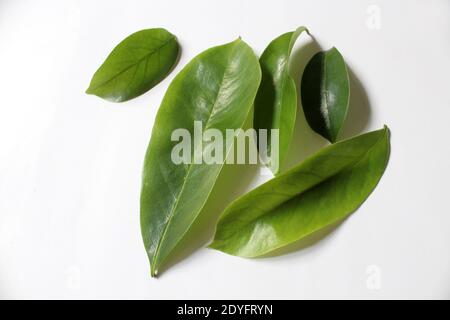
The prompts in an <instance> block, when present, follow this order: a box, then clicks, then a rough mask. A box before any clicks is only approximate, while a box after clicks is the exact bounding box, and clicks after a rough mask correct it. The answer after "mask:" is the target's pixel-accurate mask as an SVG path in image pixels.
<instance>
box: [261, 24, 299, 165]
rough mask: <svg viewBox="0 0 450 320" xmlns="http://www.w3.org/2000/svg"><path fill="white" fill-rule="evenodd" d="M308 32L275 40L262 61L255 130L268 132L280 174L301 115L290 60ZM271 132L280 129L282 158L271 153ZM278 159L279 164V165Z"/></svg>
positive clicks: (275, 163) (269, 153)
mask: <svg viewBox="0 0 450 320" xmlns="http://www.w3.org/2000/svg"><path fill="white" fill-rule="evenodd" d="M304 31H306V32H308V29H307V28H305V27H299V28H297V29H296V30H295V31H292V32H287V33H285V34H282V35H281V36H279V37H277V38H275V39H274V40H273V41H272V42H271V43H270V44H269V45H268V46H267V48H266V49H265V50H264V52H263V54H262V55H261V58H260V60H259V61H260V64H261V69H262V79H261V86H260V88H259V90H258V94H257V96H256V99H255V115H254V128H255V129H256V130H259V129H266V130H268V131H267V138H268V139H267V153H268V158H269V159H268V160H269V161H270V165H269V167H270V169H271V171H272V172H273V173H274V174H278V173H279V171H280V166H281V165H282V164H283V162H284V159H285V158H286V154H287V151H288V148H289V145H290V142H291V140H292V135H293V132H294V126H295V119H296V113H297V89H296V86H295V82H294V80H293V79H292V77H291V76H290V75H289V70H288V69H289V58H290V55H291V51H292V48H293V46H294V44H295V41H296V40H297V38H298V37H299V36H300V34H301V33H303V32H304ZM271 129H279V130H280V131H279V155H273V154H272V150H271V131H270V130H271ZM260 152H261V150H260ZM277 156H278V161H277Z"/></svg>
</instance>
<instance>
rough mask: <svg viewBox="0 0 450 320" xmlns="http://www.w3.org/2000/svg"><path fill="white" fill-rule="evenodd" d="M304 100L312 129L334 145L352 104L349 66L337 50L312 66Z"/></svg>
mask: <svg viewBox="0 0 450 320" xmlns="http://www.w3.org/2000/svg"><path fill="white" fill-rule="evenodd" d="M301 97H302V105H303V110H304V113H305V118H306V120H307V122H308V124H309V126H310V127H311V128H312V129H313V130H314V131H315V132H317V133H318V134H320V135H321V136H323V137H324V138H325V139H327V140H328V141H330V142H331V143H334V142H335V141H336V139H337V137H338V134H339V132H340V131H341V128H342V125H343V123H344V121H345V118H346V116H347V111H348V105H349V101H350V84H349V76H348V71H347V66H346V64H345V61H344V58H343V57H342V55H341V54H340V52H339V51H338V50H337V49H336V48H334V47H333V48H331V49H330V50H328V51H321V52H318V53H317V54H315V55H314V56H313V57H312V58H311V60H310V61H309V62H308V64H307V65H306V67H305V71H304V72H303V77H302V84H301Z"/></svg>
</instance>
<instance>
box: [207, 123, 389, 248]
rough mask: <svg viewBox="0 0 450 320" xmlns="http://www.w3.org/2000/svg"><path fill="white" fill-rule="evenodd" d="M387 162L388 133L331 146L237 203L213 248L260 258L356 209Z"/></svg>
mask: <svg viewBox="0 0 450 320" xmlns="http://www.w3.org/2000/svg"><path fill="white" fill-rule="evenodd" d="M388 158H389V130H388V128H387V127H385V128H384V129H381V130H378V131H373V132H370V133H366V134H363V135H360V136H357V137H355V138H352V139H349V140H345V141H342V142H339V143H336V144H333V145H330V146H328V147H326V148H324V149H322V150H321V151H319V152H318V153H317V154H316V155H314V156H312V157H310V158H309V159H307V160H305V161H304V162H303V163H302V164H300V165H299V166H297V167H295V168H293V169H291V170H290V171H288V172H286V173H284V174H281V175H279V176H277V177H275V178H274V179H272V180H270V181H268V182H267V183H265V184H263V185H261V186H259V187H258V188H256V189H254V190H252V191H251V192H249V193H247V194H246V195H244V196H243V197H241V198H240V199H238V200H236V201H235V202H233V203H232V204H231V205H230V206H229V207H228V208H227V209H226V210H225V212H224V213H223V214H222V216H221V218H220V220H219V222H218V225H217V230H216V234H215V237H214V241H213V243H212V244H211V245H210V247H211V248H214V249H217V250H220V251H223V252H226V253H228V254H231V255H236V256H242V257H258V256H262V255H266V254H268V253H271V252H273V251H275V250H277V249H280V248H283V247H285V246H287V245H289V244H292V243H294V242H296V241H298V240H300V239H302V238H304V237H305V236H307V235H310V234H311V233H313V232H316V231H318V230H320V229H322V228H325V227H327V226H329V225H331V224H333V223H335V222H337V221H339V220H341V219H342V218H344V217H346V216H347V215H349V214H350V213H352V212H353V211H354V210H356V209H357V208H358V207H359V206H360V205H361V204H362V203H363V202H364V201H365V200H366V198H367V197H368V196H369V195H370V193H371V192H372V191H373V190H374V188H375V187H376V185H377V183H378V181H379V180H380V178H381V176H382V175H383V172H384V170H385V168H386V165H387V162H388Z"/></svg>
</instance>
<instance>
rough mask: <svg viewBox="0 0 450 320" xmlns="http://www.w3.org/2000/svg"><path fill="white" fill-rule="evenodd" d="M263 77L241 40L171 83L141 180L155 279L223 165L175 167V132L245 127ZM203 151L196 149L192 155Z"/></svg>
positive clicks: (204, 57) (203, 57)
mask: <svg viewBox="0 0 450 320" xmlns="http://www.w3.org/2000/svg"><path fill="white" fill-rule="evenodd" d="M260 77H261V75H260V68H259V64H258V61H257V59H256V56H255V55H254V53H253V51H252V50H251V48H250V47H249V46H248V45H247V44H245V42H243V41H242V40H240V39H238V40H236V41H234V42H231V43H229V44H226V45H222V46H218V47H213V48H211V49H208V50H206V51H204V52H203V53H201V54H199V55H198V56H197V57H195V58H194V59H193V60H192V61H191V62H190V63H189V64H188V65H186V66H185V67H184V68H183V70H182V71H181V72H180V73H179V74H178V75H177V76H176V77H175V78H174V80H173V81H172V83H171V84H170V86H169V88H168V90H167V92H166V95H165V96H164V99H163V102H162V103H161V107H160V109H159V110H158V114H157V116H156V120H155V124H154V127H153V130H152V138H151V141H150V144H149V147H148V149H147V154H146V157H145V163H144V171H143V179H142V191H141V230H142V236H143V239H144V244H145V247H146V250H147V254H148V256H149V260H150V264H151V274H152V276H154V275H156V274H157V272H158V269H159V268H160V267H161V266H162V265H163V264H164V262H165V260H166V259H167V257H168V256H169V254H170V253H171V252H172V250H173V249H174V248H175V246H176V245H177V244H178V243H179V241H180V240H181V238H182V237H183V235H184V234H185V233H186V232H187V230H188V229H189V228H190V226H191V225H192V224H193V223H194V221H195V219H196V217H197V216H198V213H199V212H200V210H201V209H202V207H203V205H204V203H205V201H206V200H207V198H208V196H209V193H210V192H211V190H212V187H213V185H214V183H215V180H216V178H217V176H218V174H219V172H220V171H221V168H222V166H223V162H222V163H217V164H203V163H202V164H195V163H191V164H188V165H183V164H181V165H176V164H174V163H173V162H172V161H171V150H172V148H173V146H174V145H175V144H176V143H174V142H173V141H171V134H172V132H173V130H175V129H178V128H185V129H186V130H187V131H188V132H189V133H190V134H191V135H192V134H193V133H194V131H195V126H194V124H193V122H194V121H195V120H197V121H201V123H202V125H203V128H204V129H205V130H206V128H216V129H218V130H220V131H221V132H222V134H224V132H225V130H226V129H238V128H241V127H242V125H243V124H244V122H245V119H246V118H247V115H248V113H249V112H250V110H251V106H252V104H253V100H254V97H255V95H256V91H257V89H258V85H259V81H260ZM194 138H195V137H194ZM230 147H231V146H227V150H226V151H225V154H227V151H229V150H230ZM204 152H205V149H204V148H203V149H196V150H194V155H195V154H203V153H204Z"/></svg>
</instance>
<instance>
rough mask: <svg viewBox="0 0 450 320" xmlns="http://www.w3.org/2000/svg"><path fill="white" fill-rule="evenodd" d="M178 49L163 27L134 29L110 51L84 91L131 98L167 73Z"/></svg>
mask: <svg viewBox="0 0 450 320" xmlns="http://www.w3.org/2000/svg"><path fill="white" fill-rule="evenodd" d="M178 52H179V46H178V42H177V39H176V38H175V36H174V35H173V34H171V33H170V32H168V31H167V30H165V29H162V28H156V29H147V30H141V31H138V32H136V33H133V34H132V35H130V36H128V37H127V38H125V39H124V40H123V41H122V42H121V43H119V44H118V45H117V46H116V47H115V48H114V49H113V51H112V52H111V53H110V54H109V56H108V57H107V58H106V60H105V62H103V64H102V65H101V66H100V68H99V69H98V70H97V71H96V72H95V74H94V76H93V77H92V80H91V83H90V85H89V88H88V89H87V90H86V93H88V94H94V95H96V96H99V97H101V98H103V99H106V100H109V101H113V102H123V101H127V100H130V99H133V98H135V97H137V96H139V95H141V94H143V93H145V92H146V91H148V90H150V89H151V88H153V87H154V86H155V85H157V84H158V83H159V82H161V81H162V80H163V79H164V78H165V77H166V76H167V75H168V74H169V72H170V71H171V70H172V68H173V66H174V65H175V63H176V61H177V58H178Z"/></svg>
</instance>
